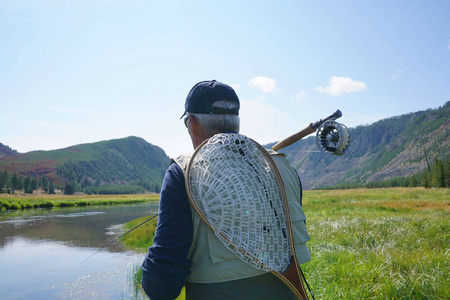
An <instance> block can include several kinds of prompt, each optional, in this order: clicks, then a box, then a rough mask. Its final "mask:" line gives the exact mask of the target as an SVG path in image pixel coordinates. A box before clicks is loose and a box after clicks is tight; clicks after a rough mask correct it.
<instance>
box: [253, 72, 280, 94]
mask: <svg viewBox="0 0 450 300" xmlns="http://www.w3.org/2000/svg"><path fill="white" fill-rule="evenodd" d="M276 85H277V81H276V79H275V78H268V77H264V76H257V77H253V78H252V79H250V81H249V82H248V86H249V87H250V88H258V89H260V90H261V91H263V92H264V93H276V92H277V91H278V88H277V87H276Z"/></svg>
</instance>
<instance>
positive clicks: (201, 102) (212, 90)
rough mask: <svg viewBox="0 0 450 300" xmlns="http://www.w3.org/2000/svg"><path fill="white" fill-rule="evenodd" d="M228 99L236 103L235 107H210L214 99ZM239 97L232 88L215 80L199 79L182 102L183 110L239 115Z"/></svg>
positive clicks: (197, 112) (194, 112)
mask: <svg viewBox="0 0 450 300" xmlns="http://www.w3.org/2000/svg"><path fill="white" fill-rule="evenodd" d="M222 100H226V101H230V102H233V103H236V104H237V108H236V109H232V110H230V109H223V108H214V109H213V107H212V105H213V103H214V102H216V101H222ZM239 106H240V105H239V98H238V96H237V95H236V92H235V91H234V90H233V88H232V87H231V86H229V85H227V84H224V83H221V82H219V81H216V80H208V81H201V82H199V83H197V84H196V85H194V87H193V88H192V89H191V91H190V92H189V94H188V95H187V98H186V102H185V104H184V109H185V112H184V114H183V115H182V116H181V118H182V117H184V115H185V114H186V112H190V113H193V114H208V115H214V114H215V115H239Z"/></svg>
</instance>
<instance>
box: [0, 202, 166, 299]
mask: <svg viewBox="0 0 450 300" xmlns="http://www.w3.org/2000/svg"><path fill="white" fill-rule="evenodd" d="M157 210H158V204H157V203H151V204H139V205H116V206H97V207H82V208H79V207H76V208H65V209H33V210H24V211H6V212H2V213H0V298H1V299H141V298H142V297H143V295H142V293H141V291H139V290H136V287H135V286H134V285H133V284H132V277H133V274H134V272H135V270H136V269H137V268H139V267H140V264H141V263H142V261H143V259H144V255H145V254H142V253H136V252H133V251H127V250H126V249H125V248H124V247H123V246H122V245H121V243H120V242H116V243H113V244H112V245H111V246H108V247H107V248H106V249H104V250H102V251H100V252H98V253H96V254H95V255H93V256H92V257H90V258H89V259H87V258H88V257H89V256H91V255H92V254H94V253H95V252H96V251H97V250H98V249H100V248H101V247H103V246H105V245H106V244H108V243H109V242H110V241H112V240H114V239H115V238H116V237H118V236H119V235H120V234H121V233H122V232H121V224H124V223H126V222H128V221H131V220H133V219H136V218H139V217H143V216H151V215H154V214H155V213H157ZM86 259H87V260H86ZM85 260H86V261H85Z"/></svg>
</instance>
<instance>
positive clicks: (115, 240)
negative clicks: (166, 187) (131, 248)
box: [80, 214, 158, 265]
mask: <svg viewBox="0 0 450 300" xmlns="http://www.w3.org/2000/svg"><path fill="white" fill-rule="evenodd" d="M156 216H158V214H156V215H154V216H152V217H150V218H148V219H147V220H145V221H144V222H142V223H141V224H139V225H137V226H135V227H133V228H132V229H130V230H128V231H127V232H125V233H124V234H122V235H121V236H119V237H118V238H116V239H114V240H113V241H111V242H109V243H108V244H106V245H105V246H103V247H102V248H100V249H98V250H97V251H95V252H94V253H93V254H92V255H91V256H89V257H88V258H86V259H85V260H83V261H82V262H80V265H81V264H82V263H84V262H85V261H87V260H88V259H89V258H91V257H92V256H94V255H95V254H97V253H98V252H100V251H102V250H103V249H105V248H106V247H108V246H109V245H111V244H112V243H114V242H117V241H118V240H120V239H121V238H122V237H124V236H125V235H127V234H129V233H130V232H132V231H133V230H135V229H136V228H139V227H140V226H142V225H144V224H145V223H147V222H149V221H151V220H152V219H154V218H155V217H156Z"/></svg>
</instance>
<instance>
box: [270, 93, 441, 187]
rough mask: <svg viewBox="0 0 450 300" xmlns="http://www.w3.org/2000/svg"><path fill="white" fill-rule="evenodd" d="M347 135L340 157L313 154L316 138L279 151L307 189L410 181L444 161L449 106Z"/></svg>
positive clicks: (391, 120)
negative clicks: (399, 179) (396, 179)
mask: <svg viewBox="0 0 450 300" xmlns="http://www.w3.org/2000/svg"><path fill="white" fill-rule="evenodd" d="M344 117H345V112H344ZM338 121H339V120H338ZM342 123H344V124H345V120H342ZM349 131H350V136H351V144H350V146H349V148H348V151H347V153H346V154H344V155H342V156H334V155H331V156H329V155H326V154H323V153H320V152H317V151H318V148H317V146H316V144H315V143H316V141H315V135H313V136H310V137H308V138H306V139H304V140H301V141H299V142H297V143H296V144H294V145H291V146H289V147H287V148H286V149H282V150H280V152H283V153H285V154H286V156H287V157H288V158H289V160H290V161H291V163H292V164H293V166H294V167H295V168H296V169H297V171H298V173H299V175H300V177H301V179H302V183H303V186H304V188H305V189H312V188H317V187H328V186H335V185H337V184H342V183H369V182H376V181H382V180H388V179H392V178H393V177H396V176H411V175H414V174H416V173H418V172H420V171H423V170H424V169H425V168H427V158H428V160H429V162H430V163H431V162H433V160H434V158H438V159H444V160H445V159H448V158H449V157H450V151H449V149H450V137H449V132H450V101H449V102H447V103H446V104H445V105H444V106H442V107H439V108H437V109H428V110H425V111H419V112H415V113H409V114H405V115H401V116H397V117H392V118H387V119H384V120H381V121H378V122H376V123H373V124H371V125H367V126H358V127H356V128H350V129H349ZM272 145H273V144H269V145H266V147H267V148H270V147H271V146H272ZM425 154H426V155H427V158H426V157H425Z"/></svg>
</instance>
